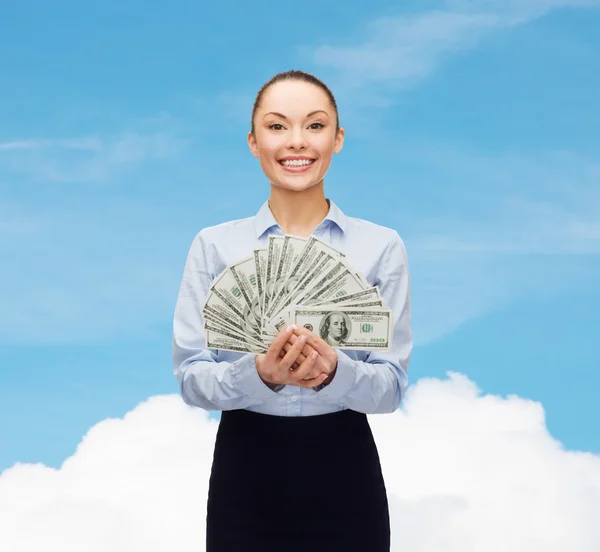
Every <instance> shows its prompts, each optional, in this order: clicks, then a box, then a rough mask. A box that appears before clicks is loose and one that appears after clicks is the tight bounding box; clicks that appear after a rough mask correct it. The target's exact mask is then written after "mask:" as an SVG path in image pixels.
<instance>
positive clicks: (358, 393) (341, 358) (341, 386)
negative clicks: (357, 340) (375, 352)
mask: <svg viewBox="0 0 600 552" xmlns="http://www.w3.org/2000/svg"><path fill="white" fill-rule="evenodd" d="M406 385H407V376H406V372H405V371H404V369H403V368H402V366H401V365H400V364H397V363H394V362H390V361H383V360H381V361H375V362H364V361H361V360H354V359H352V358H350V357H349V356H348V355H346V354H345V353H344V352H343V351H340V350H338V364H337V368H336V371H335V374H334V375H333V378H332V379H331V381H330V383H329V384H328V385H325V386H323V387H322V388H321V389H320V390H319V391H318V392H317V394H316V396H317V397H318V398H319V399H320V400H322V401H325V402H335V403H337V404H341V405H343V406H345V407H346V408H349V409H351V410H355V411H357V412H363V413H365V414H384V413H390V412H394V411H395V410H397V409H398V407H399V406H400V403H401V402H402V399H403V398H404V392H405V390H406Z"/></svg>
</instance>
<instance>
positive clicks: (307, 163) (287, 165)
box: [279, 159, 315, 173]
mask: <svg viewBox="0 0 600 552" xmlns="http://www.w3.org/2000/svg"><path fill="white" fill-rule="evenodd" d="M314 162H315V159H300V160H297V161H296V160H294V161H288V160H286V161H279V164H280V165H281V166H282V167H283V168H284V170H286V171H288V172H293V173H300V172H305V171H307V170H308V169H310V167H311V165H313V164H314Z"/></svg>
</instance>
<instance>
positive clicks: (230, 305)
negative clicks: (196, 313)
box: [202, 289, 260, 336]
mask: <svg viewBox="0 0 600 552" xmlns="http://www.w3.org/2000/svg"><path fill="white" fill-rule="evenodd" d="M245 312H246V310H245V309H244V308H243V307H242V308H240V307H239V306H238V303H236V302H233V301H231V300H230V299H229V297H228V296H227V295H224V294H222V293H221V292H220V291H219V290H217V289H211V290H210V292H209V294H208V295H207V298H206V302H205V304H204V306H203V307H202V313H203V314H205V315H206V314H207V313H210V314H212V315H214V316H216V317H218V318H222V319H223V320H226V321H231V322H232V323H235V324H237V325H240V326H241V327H242V328H243V332H244V333H245V334H248V335H257V336H260V330H259V329H257V328H255V327H254V325H253V324H252V323H251V321H250V319H249V317H247V316H244V313H245Z"/></svg>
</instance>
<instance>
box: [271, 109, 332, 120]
mask: <svg viewBox="0 0 600 552" xmlns="http://www.w3.org/2000/svg"><path fill="white" fill-rule="evenodd" d="M315 113H325V115H329V113H327V111H323V110H322V109H317V110H316V111H311V112H310V113H309V114H308V115H307V116H306V118H307V119H308V118H309V117H312V116H313V115H314V114H315ZM267 115H276V116H277V117H280V118H281V119H285V120H286V121H287V117H286V116H285V115H283V114H282V113H277V112H276V111H269V113H265V114H264V116H263V119H264V118H265V117H266V116H267Z"/></svg>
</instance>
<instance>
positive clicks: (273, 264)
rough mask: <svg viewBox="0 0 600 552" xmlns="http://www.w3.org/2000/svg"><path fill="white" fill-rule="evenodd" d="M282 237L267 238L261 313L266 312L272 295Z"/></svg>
mask: <svg viewBox="0 0 600 552" xmlns="http://www.w3.org/2000/svg"><path fill="white" fill-rule="evenodd" d="M283 240H284V238H283V236H269V245H268V247H267V267H266V270H265V285H264V289H263V297H262V306H261V312H263V313H264V312H267V309H268V307H269V303H270V301H271V296H272V295H273V286H274V285H275V277H276V272H277V265H278V263H279V257H280V255H281V247H282V245H283Z"/></svg>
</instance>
